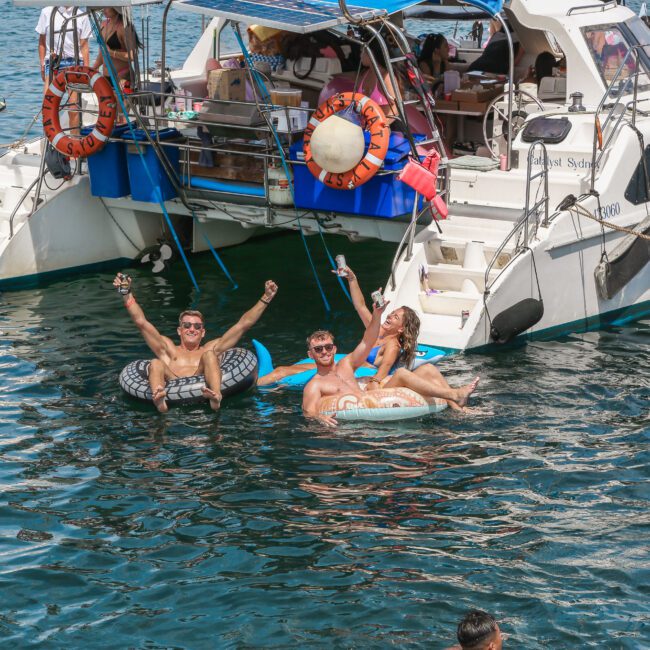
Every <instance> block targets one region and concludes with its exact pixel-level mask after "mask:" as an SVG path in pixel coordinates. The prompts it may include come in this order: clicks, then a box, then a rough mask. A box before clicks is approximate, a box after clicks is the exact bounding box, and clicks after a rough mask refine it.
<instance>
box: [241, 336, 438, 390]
mask: <svg viewBox="0 0 650 650" xmlns="http://www.w3.org/2000/svg"><path fill="white" fill-rule="evenodd" d="M253 346H254V347H255V354H256V355H257V362H258V377H263V376H264V375H268V374H269V373H270V372H272V371H273V360H272V359H271V354H270V352H269V351H268V350H267V349H266V347H264V345H263V344H262V343H260V342H259V341H256V340H255V339H253ZM415 354H416V357H415V361H414V363H413V366H412V368H411V369H414V368H417V367H419V366H421V365H424V364H425V363H436V362H437V361H439V360H440V359H442V357H444V356H445V354H446V353H445V351H444V350H441V349H439V348H433V347H431V346H428V345H418V348H417V351H416V353H415ZM344 356H345V354H337V355H336V357H335V360H336V361H337V362H338V361H340V360H341V359H342V358H343V357H344ZM313 363H314V360H313V359H310V358H309V357H307V358H306V359H301V360H300V361H297V362H296V363H294V364H292V365H294V366H299V365H303V364H313ZM376 372H377V368H365V367H361V368H358V369H357V371H356V372H355V373H354V374H355V376H356V377H372V376H373V375H374V374H375V373H376ZM315 374H316V370H315V369H308V370H305V371H304V372H299V373H297V374H295V375H290V376H289V377H284V379H281V380H280V381H279V382H276V383H275V384H269V385H267V386H260V387H259V388H262V389H264V388H267V389H269V388H278V387H285V388H293V389H295V390H302V389H303V388H304V387H305V384H306V383H307V382H308V381H309V380H310V379H311V378H312V377H313V376H314V375H315Z"/></svg>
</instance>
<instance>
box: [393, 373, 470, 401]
mask: <svg viewBox="0 0 650 650" xmlns="http://www.w3.org/2000/svg"><path fill="white" fill-rule="evenodd" d="M478 382H479V378H478V377H476V378H475V379H474V381H472V382H471V383H469V384H466V385H465V386H461V387H460V388H450V387H444V386H442V385H440V384H436V383H433V384H432V383H431V382H429V381H427V380H426V379H424V378H422V377H418V376H417V375H416V374H415V373H413V372H411V371H410V370H406V368H399V369H398V370H397V371H396V372H395V374H394V375H393V376H392V377H391V378H390V380H389V381H388V382H387V383H386V384H385V385H384V386H383V388H399V387H400V386H403V387H404V388H410V389H411V390H414V391H415V392H416V393H420V395H422V396H424V397H440V398H442V399H446V400H452V401H453V402H456V403H457V404H458V406H465V404H467V400H468V398H469V396H470V395H471V394H472V393H473V392H474V391H475V390H476V386H477V385H478Z"/></svg>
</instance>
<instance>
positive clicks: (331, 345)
mask: <svg viewBox="0 0 650 650" xmlns="http://www.w3.org/2000/svg"><path fill="white" fill-rule="evenodd" d="M311 349H312V350H313V351H314V352H315V353H316V354H320V353H321V352H322V351H323V350H325V351H326V352H331V351H332V350H333V349H334V343H325V344H324V345H312V346H311Z"/></svg>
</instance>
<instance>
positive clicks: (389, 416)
mask: <svg viewBox="0 0 650 650" xmlns="http://www.w3.org/2000/svg"><path fill="white" fill-rule="evenodd" d="M445 408H447V402H445V400H443V399H437V398H425V397H422V395H419V394H418V393H416V392H414V391H412V390H411V389H410V388H380V389H379V390H373V391H370V392H367V393H363V394H361V395H353V394H346V395H335V396H333V397H324V398H323V399H322V400H321V402H320V406H319V409H318V410H319V412H320V413H322V414H324V415H333V416H334V417H335V418H336V419H337V420H339V421H343V422H346V421H347V422H353V421H356V420H371V421H375V422H386V421H392V420H408V419H410V418H419V417H422V416H424V415H431V414H433V413H438V412H440V411H442V410H443V409H445Z"/></svg>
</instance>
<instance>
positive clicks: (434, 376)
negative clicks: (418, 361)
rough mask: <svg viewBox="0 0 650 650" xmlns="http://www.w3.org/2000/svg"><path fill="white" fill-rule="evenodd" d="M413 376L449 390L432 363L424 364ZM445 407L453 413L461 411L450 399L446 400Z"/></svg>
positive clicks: (445, 381)
mask: <svg viewBox="0 0 650 650" xmlns="http://www.w3.org/2000/svg"><path fill="white" fill-rule="evenodd" d="M413 374H414V375H416V376H417V377H421V378H422V379H425V380H426V381H428V382H431V383H432V384H434V385H436V386H440V387H441V388H443V389H450V388H451V386H450V385H449V384H448V383H447V380H446V379H445V378H444V377H443V376H442V373H441V372H440V370H438V368H436V367H435V366H434V365H433V364H432V363H426V364H424V365H422V366H420V367H419V368H416V369H415V370H413ZM447 406H448V407H449V408H450V409H452V410H453V411H462V410H463V408H462V406H459V405H458V404H457V403H456V402H454V401H453V400H451V399H448V400H447Z"/></svg>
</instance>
